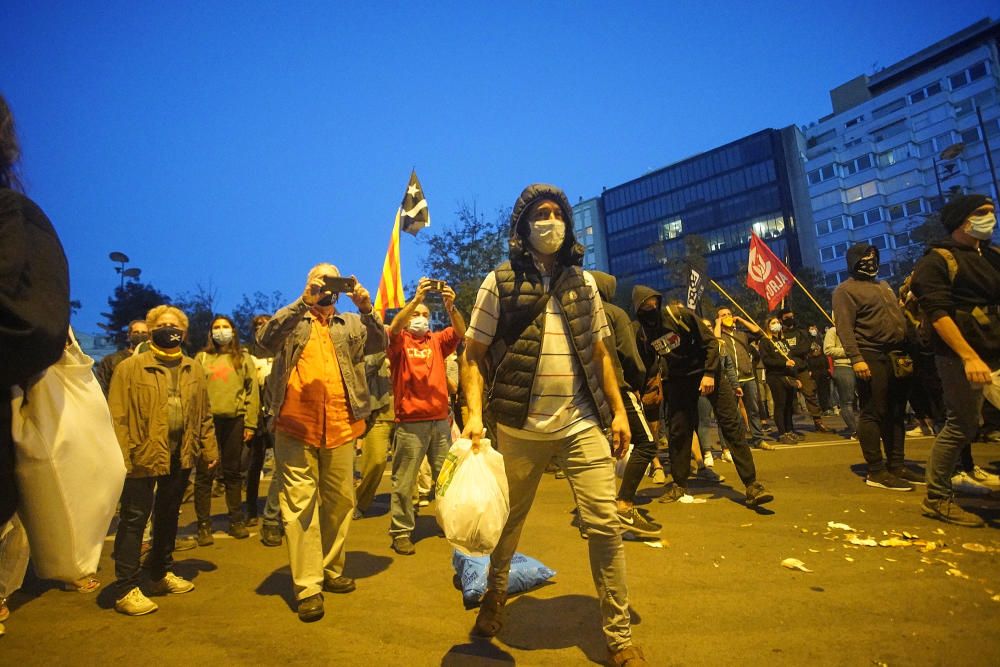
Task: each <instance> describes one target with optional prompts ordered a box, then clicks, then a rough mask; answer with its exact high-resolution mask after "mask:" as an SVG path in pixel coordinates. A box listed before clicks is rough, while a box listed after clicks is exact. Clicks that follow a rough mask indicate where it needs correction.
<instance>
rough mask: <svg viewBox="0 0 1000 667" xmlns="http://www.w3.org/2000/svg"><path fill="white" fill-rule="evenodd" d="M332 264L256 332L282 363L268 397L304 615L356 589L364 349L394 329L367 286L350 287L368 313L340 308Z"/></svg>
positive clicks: (365, 409)
mask: <svg viewBox="0 0 1000 667" xmlns="http://www.w3.org/2000/svg"><path fill="white" fill-rule="evenodd" d="M339 276H340V272H339V271H338V270H337V267H335V266H333V265H332V264H318V265H316V266H315V267H313V268H312V270H311V271H310V272H309V277H308V278H307V280H306V287H305V290H304V291H303V292H302V296H301V297H299V298H298V299H296V300H295V301H294V302H293V303H292V304H290V305H288V306H286V307H284V308H282V309H281V310H279V311H278V312H277V313H275V314H274V317H273V318H271V319H270V320H269V321H268V322H267V323H266V324H265V325H264V326H262V327H261V328H260V329H259V330H258V331H257V341H258V343H260V345H261V346H262V347H264V348H265V349H267V350H270V351H271V352H272V353H273V354H274V355H275V356H274V366H273V367H272V370H271V377H270V381H269V382H268V384H267V389H266V396H265V400H266V402H267V405H268V406H269V407H270V409H271V412H272V414H274V415H275V418H274V420H273V421H272V423H271V427H272V428H273V430H274V433H275V442H274V454H275V460H276V461H277V469H276V471H275V479H274V481H273V482H272V483H275V484H280V485H281V493H280V495H279V504H280V506H281V515H282V519H283V521H284V524H285V535H286V536H287V538H288V555H289V560H290V564H291V569H292V582H293V584H294V586H295V597H296V598H297V599H298V601H299V605H298V613H299V618H300V619H301V620H303V621H316V620H319V619H320V618H322V617H323V594H322V591H324V590H325V591H329V592H331V593H350V592H351V591H353V590H354V580H353V579H351V578H349V577H345V576H344V560H345V555H346V552H345V548H344V545H345V542H346V539H347V531H348V528H349V527H350V525H351V517H352V515H353V512H354V441H355V440H356V439H357V438H359V437H360V436H361V435H362V434H363V433H364V430H365V419H366V418H367V417H368V415H369V413H370V411H371V408H370V407H369V401H368V384H367V382H366V381H365V355H366V354H374V353H376V352H380V351H383V350H385V343H386V337H385V327H384V326H383V324H382V320H381V318H380V317H379V316H378V314H377V313H375V312H374V310H373V309H372V303H371V298H370V296H369V294H368V290H366V289H365V288H364V287H362V286H361V285H360V283H355V286H354V291H353V292H350V293H348V296H349V297H350V299H351V301H353V302H354V305H355V306H357V308H358V311H359V312H360V313H361V315H360V316H359V315H357V314H355V313H340V312H337V310H336V308H334V303H335V302H336V300H337V298H338V297H339V294H334V293H333V292H332V291H330V290H329V289H326V288H324V284H325V283H326V282H327V281H328V280H329V279H331V278H336V277H339Z"/></svg>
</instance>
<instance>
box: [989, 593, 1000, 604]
mask: <svg viewBox="0 0 1000 667" xmlns="http://www.w3.org/2000/svg"><path fill="white" fill-rule="evenodd" d="M990 599H991V600H993V601H994V602H1000V593H998V594H996V595H994V596H993V597H991V598H990Z"/></svg>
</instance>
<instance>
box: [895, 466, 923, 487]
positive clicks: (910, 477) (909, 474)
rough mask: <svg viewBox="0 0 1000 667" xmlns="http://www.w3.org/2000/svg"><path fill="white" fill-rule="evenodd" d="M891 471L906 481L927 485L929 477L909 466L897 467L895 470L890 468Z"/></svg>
mask: <svg viewBox="0 0 1000 667" xmlns="http://www.w3.org/2000/svg"><path fill="white" fill-rule="evenodd" d="M889 473H890V474H892V475H895V476H896V477H898V478H899V479H901V480H903V481H904V482H909V483H910V484H919V485H921V486H927V478H926V477H925V476H924V475H921V474H920V473H918V472H914V471H913V470H910V469H909V468H896V469H895V470H890V471H889Z"/></svg>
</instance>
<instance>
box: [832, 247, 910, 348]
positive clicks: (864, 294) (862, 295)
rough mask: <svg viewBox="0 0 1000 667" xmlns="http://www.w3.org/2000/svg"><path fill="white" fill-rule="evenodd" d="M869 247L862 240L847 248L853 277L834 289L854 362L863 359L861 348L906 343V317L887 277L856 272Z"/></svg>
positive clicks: (837, 316)
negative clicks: (873, 278)
mask: <svg viewBox="0 0 1000 667" xmlns="http://www.w3.org/2000/svg"><path fill="white" fill-rule="evenodd" d="M870 248H871V246H869V245H866V244H863V243H859V244H855V245H853V246H851V248H850V249H849V250H848V251H847V267H848V270H849V271H851V277H850V278H848V279H847V280H845V281H844V282H842V283H840V284H839V285H837V289H835V290H834V291H833V316H834V320H836V322H837V331H838V332H839V334H840V340H841V342H842V343H843V344H844V351H845V352H846V353H847V357H848V358H849V359H850V360H851V363H852V364H856V363H858V362H859V361H864V359H863V358H862V356H861V350H870V351H876V352H877V351H882V352H885V351H889V350H901V349H903V347H904V346H905V344H906V320H905V318H904V317H903V309H902V308H900V307H899V300H898V299H897V298H896V294H895V292H893V291H892V288H891V287H889V284H888V283H886V282H885V281H884V280H883V281H876V280H872V279H862V277H858V274H856V273H855V267H856V266H857V263H858V261H859V260H861V259H862V257H864V255H865V254H867V252H868V251H869V249H870ZM876 252H877V250H876Z"/></svg>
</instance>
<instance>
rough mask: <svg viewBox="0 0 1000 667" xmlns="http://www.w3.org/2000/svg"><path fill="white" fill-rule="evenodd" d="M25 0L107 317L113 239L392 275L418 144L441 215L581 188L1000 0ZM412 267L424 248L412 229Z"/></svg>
mask: <svg viewBox="0 0 1000 667" xmlns="http://www.w3.org/2000/svg"><path fill="white" fill-rule="evenodd" d="M491 4H492V5H494V6H490V7H486V6H485V3H468V2H466V3H403V2H398V3H381V2H366V3H350V4H348V3H333V2H317V3H308V2H295V3H276V2H268V3H263V2H258V3H249V2H248V3H229V2H213V3H204V2H199V3H187V2H177V3H154V2H101V3H89V2H50V1H49V2H47V1H44V0H42V1H37V0H36V1H33V2H23V1H19V0H13V1H11V0H8V2H5V3H4V5H5V7H4V11H3V21H2V23H0V44H3V45H4V46H3V48H2V49H0V92H2V93H3V94H4V95H5V96H6V97H7V98H8V101H9V102H10V104H11V106H12V107H13V108H14V112H15V115H16V117H17V121H18V125H19V133H20V136H21V140H22V149H23V153H24V160H23V165H22V172H23V176H24V179H25V181H26V185H27V190H28V194H29V195H30V196H31V197H32V198H33V199H35V200H36V201H37V202H38V203H39V204H40V205H41V206H42V208H43V209H44V210H45V211H46V212H47V213H48V215H49V217H50V218H51V219H52V221H53V223H54V224H55V226H56V228H57V230H58V231H59V234H60V236H61V238H62V240H63V244H64V246H65V248H66V252H67V255H68V257H69V261H70V270H71V281H72V290H73V296H74V298H77V299H79V300H81V301H82V303H83V309H82V310H81V311H80V313H79V314H78V315H77V317H76V319H75V321H74V324H75V326H76V327H77V328H78V329H80V330H83V331H96V330H97V327H96V322H98V321H100V320H101V319H102V318H101V317H100V315H99V313H100V312H101V311H102V310H106V308H107V304H106V300H107V297H108V296H109V295H110V293H111V291H112V290H113V288H114V287H115V285H117V284H118V277H117V275H116V274H115V273H114V265H113V264H112V263H111V261H110V260H109V259H108V257H107V255H108V253H109V252H110V251H112V250H120V251H124V252H125V253H127V254H128V255H129V256H130V257H131V258H132V260H133V265H135V266H139V267H141V268H142V270H143V274H142V278H143V280H144V281H148V282H151V283H152V284H153V285H155V286H156V287H157V288H159V289H160V290H162V291H164V292H166V293H168V294H171V295H173V294H177V293H179V292H182V291H190V290H193V289H194V288H195V286H196V285H197V284H199V283H200V284H202V285H204V286H208V285H211V286H212V287H214V288H215V289H216V290H217V294H218V297H219V308H220V310H222V311H225V312H228V311H229V310H230V309H231V308H232V306H233V305H235V304H236V302H238V301H239V300H240V297H241V295H242V294H244V293H248V294H250V293H253V292H254V291H257V290H260V291H263V292H267V293H270V292H271V291H274V290H281V291H282V292H283V293H284V294H285V295H286V297H289V298H291V297H292V296H294V295H296V294H297V293H298V292H299V291H300V290H301V289H302V284H303V281H304V279H305V274H306V272H307V270H308V268H309V267H310V266H312V265H313V264H315V263H316V262H318V261H333V262H334V263H336V264H337V265H338V266H340V267H341V270H342V271H344V272H345V273H354V274H356V275H357V276H358V278H359V279H360V280H361V281H362V282H363V283H364V284H365V285H366V286H367V287H369V289H370V290H371V291H372V293H373V296H374V291H375V288H376V287H377V285H378V278H379V273H380V271H381V267H382V261H383V258H384V255H385V249H386V245H387V243H388V236H389V232H390V229H391V225H392V218H393V214H394V212H395V209H396V206H398V204H399V202H400V200H401V198H402V195H403V191H404V189H405V186H406V181H407V178H408V176H409V173H410V169H411V168H412V167H416V169H417V173H418V175H419V176H420V179H421V181H422V183H423V186H424V188H425V191H426V195H427V198H428V202H429V204H430V211H431V217H432V225H433V226H435V227H439V226H441V225H443V224H445V223H446V222H447V221H449V220H450V219H451V217H452V213H453V211H454V210H455V209H456V207H457V203H458V202H460V201H462V200H466V201H469V202H473V201H474V202H476V203H477V204H478V206H479V208H480V209H485V210H492V209H496V208H498V207H501V206H507V205H510V204H512V203H513V201H514V199H515V198H516V197H517V195H518V193H519V192H520V190H521V188H522V187H523V186H524V185H526V184H527V183H530V182H533V181H547V182H552V183H556V184H558V185H560V186H561V187H563V188H564V189H565V190H566V191H567V193H568V194H569V196H570V198H571V200H572V201H574V202H575V201H576V200H577V199H578V198H579V197H589V196H594V195H597V194H599V193H600V191H601V187H602V186H612V185H616V184H618V183H621V182H623V181H625V180H628V179H631V178H634V177H636V176H638V175H639V174H641V173H643V172H645V171H647V170H649V169H652V168H656V167H660V166H663V165H665V164H668V163H670V162H673V161H675V160H678V159H681V158H684V157H686V156H688V155H691V154H694V153H698V152H701V151H704V150H707V149H709V148H712V147H714V146H717V145H719V144H722V143H725V142H728V141H732V140H734V139H736V138H739V137H741V136H743V135H746V134H749V133H751V132H755V131H757V130H760V129H763V128H766V127H783V126H786V125H789V124H804V123H807V122H809V121H812V120H816V119H818V118H819V117H821V116H823V115H825V114H827V113H829V112H830V104H829V96H828V91H829V89H830V88H832V87H834V86H837V85H839V84H841V83H843V82H844V81H847V80H848V79H850V78H853V77H854V76H856V75H858V74H862V73H870V72H871V71H872V68H873V65H875V64H876V63H878V64H880V65H882V66H887V65H890V64H892V63H894V62H896V61H898V60H900V59H902V58H904V57H906V56H908V55H910V54H911V53H913V52H915V51H917V50H919V49H921V48H924V47H926V46H928V45H930V44H931V43H933V42H934V41H937V40H938V39H941V38H943V37H945V36H947V35H948V34H951V33H952V32H955V31H957V30H959V29H961V28H963V27H965V26H966V25H968V24H970V23H972V22H974V21H976V20H978V19H980V18H984V17H987V16H991V15H993V16H995V15H997V14H1000V12H997V5H996V4H995V2H976V1H971V0H970V1H957V2H950V3H941V2H927V1H921V2H913V1H910V2H900V1H895V0H886V1H883V2H878V3H870V2H858V1H854V0H851V1H846V2H839V3H802V2H794V3H793V2H788V3H780V2H755V3H733V2H716V1H710V2H680V1H675V2H649V3H632V2H623V3H597V2H572V3H569V2H565V3H556V2H534V3H521V2H507V3H491ZM402 253H403V266H404V278H405V279H406V280H411V279H414V278H416V277H419V259H420V257H421V256H422V253H423V247H422V246H421V245H420V244H419V243H417V242H416V240H415V239H413V238H412V237H408V236H406V235H404V238H403V240H402Z"/></svg>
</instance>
